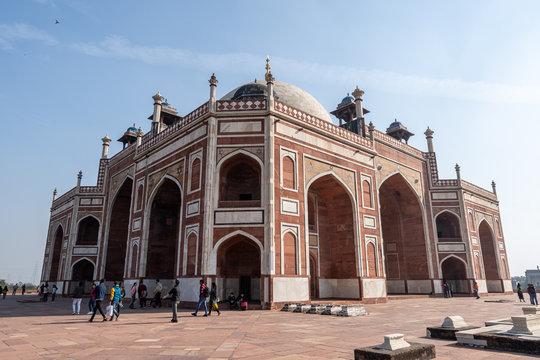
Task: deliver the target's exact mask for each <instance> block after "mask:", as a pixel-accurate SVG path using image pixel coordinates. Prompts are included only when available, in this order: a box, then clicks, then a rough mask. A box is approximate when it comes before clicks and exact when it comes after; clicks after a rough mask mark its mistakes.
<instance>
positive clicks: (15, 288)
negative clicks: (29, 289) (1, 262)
mask: <svg viewBox="0 0 540 360" xmlns="http://www.w3.org/2000/svg"><path fill="white" fill-rule="evenodd" d="M18 289H19V285H18V284H15V285H13V289H12V292H11V295H17V290H18ZM21 292H22V295H24V293H25V292H26V284H22V286H21ZM0 293H2V299H4V300H6V295H7V293H8V287H7V285H4V287H3V288H2V287H1V286H0Z"/></svg>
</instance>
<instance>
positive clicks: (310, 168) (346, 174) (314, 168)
mask: <svg viewBox="0 0 540 360" xmlns="http://www.w3.org/2000/svg"><path fill="white" fill-rule="evenodd" d="M304 169H305V174H306V175H305V179H304V181H305V183H306V184H309V183H310V182H311V180H312V179H313V178H315V177H317V176H318V175H319V174H321V173H332V174H333V175H334V176H336V177H338V178H339V179H340V180H341V181H342V182H343V183H344V184H345V185H346V186H347V187H348V188H349V191H351V192H352V193H353V194H354V195H355V196H356V185H355V173H354V171H352V170H347V169H343V168H341V167H337V166H333V165H331V164H328V163H325V162H322V161H319V160H315V159H311V158H308V157H306V158H305V160H304Z"/></svg>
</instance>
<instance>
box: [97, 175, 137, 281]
mask: <svg viewBox="0 0 540 360" xmlns="http://www.w3.org/2000/svg"><path fill="white" fill-rule="evenodd" d="M133 187H134V181H133V177H132V176H131V175H126V177H125V178H124V179H123V181H122V184H121V185H120V186H119V187H118V189H117V190H116V192H115V194H114V195H113V197H112V201H111V202H110V203H109V207H108V208H109V209H108V215H107V231H106V239H105V244H104V247H103V258H102V259H103V260H102V261H103V265H102V266H103V267H102V269H103V270H102V271H103V276H102V277H104V278H105V279H107V280H118V281H120V280H122V279H123V278H124V270H125V265H126V253H127V248H128V241H129V240H128V238H129V229H130V222H131V207H132V199H133Z"/></svg>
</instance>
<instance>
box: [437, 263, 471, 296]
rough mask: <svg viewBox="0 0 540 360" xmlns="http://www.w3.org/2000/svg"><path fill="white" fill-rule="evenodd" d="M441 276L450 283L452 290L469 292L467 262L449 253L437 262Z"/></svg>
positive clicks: (463, 292)
mask: <svg viewBox="0 0 540 360" xmlns="http://www.w3.org/2000/svg"><path fill="white" fill-rule="evenodd" d="M439 265H440V268H441V271H442V278H443V279H444V280H445V281H446V283H447V284H449V285H450V288H451V289H452V292H454V293H462V294H467V293H470V289H469V283H468V281H467V278H468V266H467V262H466V261H465V260H463V259H462V258H460V257H459V256H456V255H454V254H450V255H448V256H446V257H445V258H444V259H442V260H441V261H440V262H439Z"/></svg>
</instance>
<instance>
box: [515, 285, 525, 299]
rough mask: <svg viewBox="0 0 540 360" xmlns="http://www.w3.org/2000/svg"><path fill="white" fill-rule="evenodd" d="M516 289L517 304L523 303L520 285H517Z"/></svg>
mask: <svg viewBox="0 0 540 360" xmlns="http://www.w3.org/2000/svg"><path fill="white" fill-rule="evenodd" d="M516 288H517V295H518V298H519V302H525V299H524V298H523V290H521V284H520V283H517V286H516Z"/></svg>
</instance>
